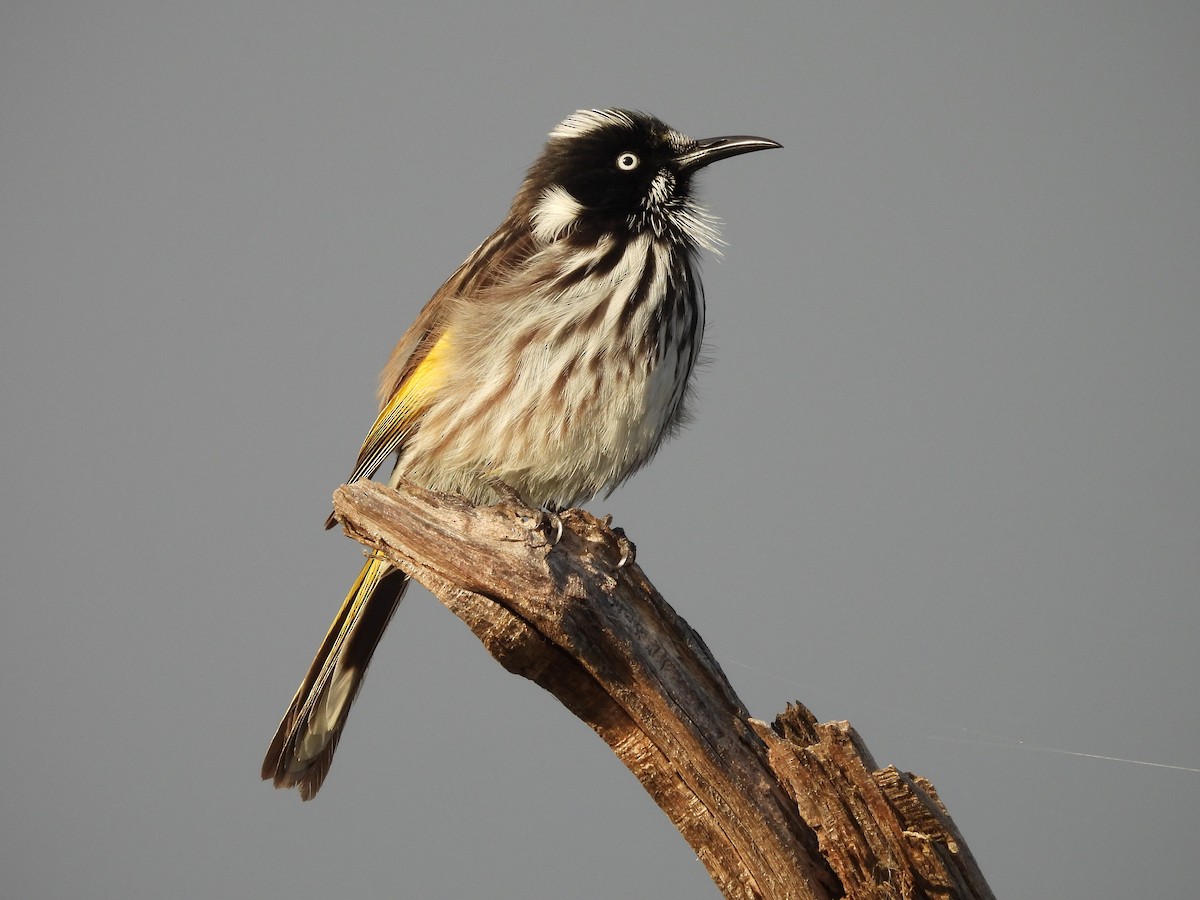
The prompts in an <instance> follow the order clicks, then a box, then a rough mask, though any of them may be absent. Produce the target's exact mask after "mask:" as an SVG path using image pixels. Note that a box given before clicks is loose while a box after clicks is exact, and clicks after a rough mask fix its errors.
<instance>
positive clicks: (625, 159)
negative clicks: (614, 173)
mask: <svg viewBox="0 0 1200 900" xmlns="http://www.w3.org/2000/svg"><path fill="white" fill-rule="evenodd" d="M640 163H641V160H640V159H638V157H637V154H636V153H630V152H629V151H628V150H626V151H625V152H624V153H622V154H621V155H620V156H618V157H617V168H618V169H620V170H621V171H622V172H632V171H633V170H634V169H636V168H637V167H638V165H639V164H640Z"/></svg>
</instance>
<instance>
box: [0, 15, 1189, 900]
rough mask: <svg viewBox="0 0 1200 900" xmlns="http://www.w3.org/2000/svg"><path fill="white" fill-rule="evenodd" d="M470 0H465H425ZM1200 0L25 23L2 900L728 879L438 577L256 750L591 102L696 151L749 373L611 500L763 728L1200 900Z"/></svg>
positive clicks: (1017, 893)
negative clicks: (787, 711)
mask: <svg viewBox="0 0 1200 900" xmlns="http://www.w3.org/2000/svg"><path fill="white" fill-rule="evenodd" d="M432 6H436V9H433V8H430V7H432ZM1198 47H1200V5H1197V4H1196V3H1194V2H1189V3H1176V4H1170V3H1153V2H1151V3H1136V4H1135V3H1129V4H1113V3H1107V4H1105V3H1087V4H1063V3H1058V4H1046V3H1042V2H1038V3H1008V4H988V5H986V6H985V5H982V4H919V5H916V4H901V3H890V2H889V3H877V4H861V3H832V4H802V5H797V4H794V3H780V4H776V5H775V6H774V8H771V7H770V6H769V5H765V4H764V5H762V6H755V5H743V4H733V3H714V2H709V3H694V4H685V3H681V2H675V3H670V4H655V3H632V2H607V3H589V4H577V5H564V4H563V3H562V2H561V0H554V2H546V3H541V4H537V3H525V4H484V3H478V4H460V3H440V4H427V5H420V6H418V5H416V4H411V5H406V4H403V3H375V4H311V3H294V2H292V3H258V4H239V3H223V2H207V3H193V4H175V3H161V2H145V3H134V2H121V3H107V4H101V3H61V2H36V3H35V2H11V0H10V2H7V3H4V4H3V6H2V7H0V209H2V210H3V214H2V216H0V279H2V281H0V287H2V291H3V319H2V322H3V325H2V328H0V377H2V378H3V391H2V393H0V404H2V405H0V415H2V421H3V437H2V447H3V464H2V468H0V492H2V493H0V498H2V502H3V505H4V510H5V516H4V519H3V525H2V526H0V527H2V528H3V533H2V535H0V564H2V567H3V568H2V571H3V577H2V578H0V590H2V591H3V607H2V612H0V615H2V616H3V618H2V620H0V622H2V628H0V722H2V723H3V725H2V728H0V748H2V751H0V752H2V758H3V765H2V766H0V805H2V808H3V814H2V815H0V872H2V873H3V874H2V876H0V894H3V896H4V897H6V898H7V897H12V898H65V897H88V898H160V897H189V898H190V897H199V898H205V897H285V896H286V897H289V898H297V897H337V896H354V897H394V896H400V897H415V898H425V897H430V898H443V897H444V898H457V897H473V896H487V897H497V898H520V897H558V896H566V897H608V896H655V897H670V898H684V897H688V898H691V897H714V896H716V892H715V890H714V889H713V888H712V886H711V884H710V883H709V881H708V878H707V876H706V874H705V872H704V869H703V867H702V866H701V865H700V864H699V863H698V862H696V861H695V859H694V856H693V854H692V853H691V852H690V850H689V849H688V847H687V846H686V844H684V842H683V841H682V840H681V839H680V838H679V837H678V836H677V835H676V834H675V832H674V830H673V829H672V828H671V827H670V825H669V823H668V822H667V821H666V820H665V818H664V817H663V816H662V814H661V813H660V812H659V811H658V810H657V809H656V808H655V806H654V805H653V803H652V802H651V801H650V800H649V799H648V797H646V796H645V794H644V793H643V791H642V789H641V788H640V786H638V784H637V783H636V782H635V781H634V780H633V779H632V778H631V777H630V776H629V775H628V774H627V773H626V772H625V771H624V769H623V768H622V767H621V766H620V765H619V764H618V763H617V762H616V761H615V759H614V758H613V757H612V755H611V754H610V753H609V751H608V749H607V748H606V747H605V746H604V745H603V744H602V743H601V742H600V741H599V740H597V739H596V737H595V736H594V735H592V733H591V732H590V731H588V730H587V729H586V728H585V727H583V726H582V725H580V724H579V723H578V722H576V721H575V720H573V719H572V718H571V717H570V716H569V715H567V714H566V713H565V712H564V711H563V710H562V709H560V708H559V707H558V706H557V704H556V703H555V702H553V701H552V700H551V699H550V698H549V697H548V696H546V695H545V694H543V693H542V692H541V691H539V690H538V689H537V688H536V687H534V686H532V685H530V684H528V683H527V682H523V681H521V680H519V679H516V678H513V677H511V676H508V675H507V674H505V673H504V672H503V671H502V670H501V669H500V667H499V666H497V665H496V664H495V663H494V662H493V661H492V660H491V659H490V658H489V657H487V656H486V655H485V654H484V653H483V652H482V651H481V649H480V648H479V647H478V645H477V644H476V642H475V639H474V638H473V637H471V635H470V634H469V632H468V631H467V630H466V629H465V628H464V627H463V626H462V625H461V624H460V623H459V622H458V621H457V620H456V619H454V618H453V617H452V616H451V615H450V614H449V613H447V612H446V611H445V610H443V609H442V608H441V607H440V606H438V605H437V604H436V603H435V602H434V601H433V600H432V599H431V598H430V597H429V596H428V595H427V594H425V593H424V592H413V594H412V595H411V596H410V598H409V600H408V602H407V603H406V604H405V606H404V607H403V608H402V610H401V612H400V614H399V616H398V618H397V620H396V622H395V623H394V625H393V629H392V631H391V633H389V635H388V638H387V639H386V640H385V642H384V645H383V646H382V648H381V652H380V654H379V656H378V659H377V661H376V663H375V666H374V668H373V669H372V672H371V677H370V678H368V680H367V687H366V690H365V692H364V694H363V696H362V698H361V700H360V702H359V704H358V708H357V709H356V711H355V715H354V716H353V717H352V719H351V725H350V729H349V731H348V733H347V736H346V739H345V740H344V741H343V743H342V746H341V749H340V751H339V753H338V760H337V765H336V766H335V767H334V769H333V774H332V776H331V777H330V780H329V781H328V783H327V785H326V787H325V790H324V792H323V793H322V794H321V796H320V797H319V798H318V800H317V801H316V802H314V803H311V804H301V803H300V802H299V800H298V799H297V797H296V796H295V795H294V794H288V793H277V792H275V791H273V790H272V789H271V788H270V786H269V785H266V784H263V783H261V782H259V780H258V777H257V776H258V766H259V761H260V759H261V756H262V753H263V751H264V749H265V747H266V744H267V741H268V739H269V738H270V736H271V733H272V731H273V729H274V727H275V724H276V722H277V721H278V717H279V715H280V714H281V713H282V712H283V709H284V707H285V705H286V703H287V701H288V699H289V697H290V696H291V693H292V691H293V690H294V688H295V686H296V683H297V682H298V680H299V679H300V677H301V675H302V674H303V672H304V669H305V667H306V666H307V664H308V661H309V659H310V655H311V653H312V652H313V650H314V649H315V648H316V645H317V643H318V641H319V639H320V638H321V636H322V635H323V634H324V629H325V627H326V625H327V623H328V620H329V619H330V617H331V616H332V614H333V611H334V609H335V608H336V606H337V604H338V602H339V601H340V599H341V597H342V595H343V593H344V591H345V589H346V586H347V584H348V582H349V580H350V579H351V578H352V576H353V574H354V572H355V571H356V569H357V565H358V562H357V560H358V559H359V553H358V549H357V547H356V546H353V545H351V544H350V543H349V542H347V541H346V540H345V539H343V538H342V537H341V536H340V535H339V534H337V533H335V534H325V533H323V532H322V531H321V528H320V524H321V520H322V518H323V517H324V516H325V514H326V512H327V509H328V503H329V494H330V492H331V491H332V490H333V488H334V487H336V486H337V485H338V483H339V482H340V481H341V479H342V478H343V477H344V476H345V475H346V473H347V472H348V470H349V468H350V465H351V462H352V459H353V456H354V454H355V452H356V450H357V448H358V444H359V441H360V439H361V437H362V434H363V433H364V431H365V429H366V428H367V426H368V425H369V424H370V422H371V419H372V417H373V415H374V400H373V392H374V380H375V375H376V372H377V371H378V369H379V368H380V367H381V365H382V363H383V361H384V359H385V358H386V356H387V354H388V352H389V350H390V349H391V346H392V343H393V341H394V340H395V338H396V337H397V336H398V335H399V334H400V333H401V332H402V331H403V329H404V328H405V327H406V326H407V324H408V322H409V321H410V320H411V319H412V317H413V316H414V315H415V314H416V312H417V310H418V309H419V308H420V306H421V305H422V303H423V302H424V301H425V299H426V298H427V297H428V296H429V295H430V294H431V293H432V291H433V290H434V289H435V288H436V287H437V285H438V284H439V283H440V281H441V280H442V279H443V278H444V277H445V276H446V275H447V274H448V273H449V272H450V271H451V270H452V269H453V268H454V266H455V265H457V263H458V262H459V261H460V260H461V259H462V258H463V257H464V256H465V255H466V253H467V252H468V251H469V250H471V248H472V247H474V246H475V244H476V243H477V242H478V241H480V240H481V239H482V238H483V237H484V236H485V235H486V234H487V233H488V232H489V231H490V230H491V228H492V227H493V226H494V225H495V224H496V223H497V222H498V221H499V220H500V218H501V216H502V215H503V213H504V211H505V209H506V208H507V204H508V202H509V199H510V198H511V196H512V193H513V191H514V189H515V188H516V185H517V183H518V181H519V179H520V177H521V175H522V173H523V171H524V168H525V166H527V165H528V164H529V162H531V161H532V159H533V157H534V156H535V155H536V153H537V152H538V150H539V148H540V146H541V143H542V141H543V139H544V135H545V133H546V132H547V131H549V130H550V128H552V127H553V126H554V125H555V124H556V123H557V122H558V121H559V120H560V119H561V118H562V117H563V116H565V115H566V114H567V113H569V112H571V111H572V110H574V109H576V108H578V107H581V106H595V105H625V106H631V107H636V108H643V109H646V110H649V111H651V112H654V113H656V114H658V115H660V116H661V117H663V118H664V119H666V120H667V121H668V122H670V123H671V124H673V125H675V126H676V127H678V128H681V129H683V130H685V131H687V132H689V133H691V134H693V135H695V136H708V135H712V134H722V133H739V132H740V133H747V132H748V133H757V134H763V135H766V136H769V137H773V138H777V139H778V140H780V141H782V142H783V143H784V144H785V145H786V150H782V151H773V152H771V153H765V154H761V155H755V156H749V157H745V158H742V159H737V160H733V161H730V162H726V163H721V164H720V165H718V166H716V167H714V168H713V169H712V170H711V171H709V172H708V173H706V175H705V178H704V188H705V192H706V198H707V200H708V202H709V204H710V205H711V207H712V208H713V210H714V211H716V212H717V213H718V214H720V215H721V216H722V217H723V218H724V219H725V220H726V221H727V223H728V224H727V227H726V228H725V232H724V234H725V237H726V238H727V239H728V241H729V243H730V247H729V249H728V251H727V252H726V255H725V257H724V259H723V260H722V261H720V262H716V261H711V260H710V261H709V262H708V264H707V265H706V284H707V287H708V293H709V311H710V317H711V323H712V327H711V330H710V341H709V350H710V352H711V355H712V356H713V358H714V362H713V363H712V364H711V365H710V366H708V367H707V368H706V369H705V370H704V371H703V372H702V373H701V379H700V384H699V404H698V409H697V411H698V416H697V420H696V422H695V424H694V425H693V426H692V427H691V428H690V429H689V430H688V431H687V432H686V433H685V434H684V435H683V437H682V438H681V439H680V440H677V441H675V442H674V443H672V444H671V445H669V446H668V447H667V448H666V449H665V450H664V451H663V452H662V453H661V454H660V455H659V457H658V459H657V460H656V461H655V463H654V464H653V465H652V466H651V467H650V468H649V469H648V470H647V471H645V472H643V473H641V474H640V475H639V476H638V477H637V478H636V479H635V480H634V481H633V483H632V484H631V485H630V486H629V487H626V488H625V489H623V490H622V491H620V492H619V493H618V494H617V495H616V496H614V497H613V498H611V499H610V500H608V501H604V502H599V501H598V502H596V503H594V504H592V508H593V509H594V510H595V511H597V512H611V513H613V514H614V516H615V517H616V520H617V521H618V523H619V524H621V525H623V526H625V527H626V528H627V529H628V531H629V533H630V535H631V536H632V537H633V538H634V540H635V541H636V542H637V543H638V547H639V550H640V553H639V561H640V562H641V563H642V565H643V566H644V568H645V569H646V571H647V572H648V573H649V575H650V576H651V578H652V579H654V581H655V582H656V584H657V585H658V586H659V588H660V589H661V590H662V591H663V593H664V594H665V595H666V596H667V597H668V598H669V599H670V600H671V601H672V602H673V603H674V604H675V605H676V607H677V608H678V609H679V610H680V612H681V613H682V614H683V615H684V616H685V617H686V618H687V619H688V620H689V621H690V622H691V623H692V624H693V625H694V626H695V627H696V628H697V629H698V630H699V631H700V633H701V634H703V635H704V637H705V638H706V639H707V641H708V643H709V644H710V645H711V647H712V649H713V650H714V652H715V653H716V655H717V656H718V658H719V659H721V660H722V661H723V663H724V664H725V665H726V667H727V670H728V672H729V675H730V677H731V678H732V680H733V682H734V685H735V687H736V688H737V689H738V691H739V692H740V694H741V696H742V698H743V699H744V700H745V701H746V703H747V704H748V706H749V707H750V709H751V710H752V711H754V713H755V714H756V715H758V716H760V717H763V718H769V717H770V716H772V715H773V714H774V713H776V712H778V711H779V710H781V709H782V708H783V707H784V705H785V703H786V702H787V701H788V700H791V699H799V700H802V701H804V702H806V703H807V704H809V705H810V706H811V707H812V708H813V709H814V711H815V712H816V713H817V714H818V716H820V717H821V718H822V719H843V718H844V719H849V720H850V721H851V722H852V723H853V724H854V725H855V726H857V728H858V729H859V730H860V731H861V733H862V734H863V735H864V737H865V739H866V741H867V743H868V745H869V746H870V747H871V748H872V750H873V751H874V753H875V754H876V756H877V758H878V759H879V761H880V763H881V764H886V763H895V764H896V765H898V766H900V767H901V768H903V769H907V770H911V771H915V772H918V773H920V774H922V775H925V776H927V777H928V778H930V779H932V781H933V782H934V783H935V784H936V785H937V787H938V789H939V791H940V792H941V795H942V797H943V798H944V800H945V801H946V802H947V804H948V805H949V807H950V810H951V812H952V813H953V815H954V816H955V818H956V819H957V821H958V823H959V825H960V826H961V828H962V830H963V833H964V834H965V835H966V837H967V839H968V841H969V843H970V845H971V847H972V849H973V850H974V852H975V854H976V856H977V857H978V859H979V861H980V863H981V864H982V866H983V870H984V872H985V873H986V875H987V876H988V878H989V879H990V882H991V884H992V886H993V888H994V889H995V890H996V892H997V893H998V894H999V895H1000V896H1003V897H1014V898H1016V897H1034V896H1038V897H1051V898H1056V900H1070V898H1094V897H1132V896H1154V897H1194V896H1195V890H1196V887H1195V886H1196V883H1197V881H1198V880H1200V861H1198V856H1200V854H1198V852H1197V851H1198V850H1200V842H1198V839H1197V831H1198V828H1200V814H1198V812H1197V810H1198V809H1200V774H1198V773H1197V772H1195V771H1181V770H1176V769H1167V768H1155V767H1150V766H1145V765H1138V764H1135V763H1127V762H1114V761H1107V760H1103V759H1097V758H1090V757H1081V756H1070V755H1064V754H1062V753H1056V752H1049V751H1047V750H1045V749H1040V748H1055V749H1059V750H1069V751H1074V752H1079V753H1090V754H1097V755H1099V756H1112V757H1123V758H1129V759H1135V760H1143V761H1151V762H1155V763H1161V764H1166V765H1173V766H1182V767H1192V768H1193V769H1194V768H1195V767H1198V766H1200V753H1198V751H1197V746H1198V744H1200V715H1198V710H1200V701H1198V700H1197V697H1198V696H1200V691H1198V690H1197V687H1198V684H1197V682H1198V675H1200V648H1198V647H1197V644H1198V638H1200V589H1198V585H1200V552H1197V548H1198V543H1200V541H1198V538H1200V416H1198V415H1197V411H1198V410H1197V406H1198V397H1200V392H1198V388H1200V351H1198V349H1197V342H1198V338H1200V296H1198V295H1200V291H1198V288H1200V252H1198V245H1200V240H1198V239H1200V228H1198V224H1200V171H1198V162H1200V149H1198V148H1200V52H1198Z"/></svg>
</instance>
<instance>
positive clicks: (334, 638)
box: [262, 553, 408, 800]
mask: <svg viewBox="0 0 1200 900" xmlns="http://www.w3.org/2000/svg"><path fill="white" fill-rule="evenodd" d="M406 587H408V576H406V575H405V574H404V573H403V572H401V571H400V570H398V569H393V568H392V567H391V566H390V565H389V564H388V563H387V561H386V560H385V559H384V558H383V557H382V556H380V555H379V554H378V553H376V554H374V555H372V556H371V558H370V559H368V560H367V562H366V564H365V565H364V566H363V568H362V571H361V572H359V573H358V580H357V581H355V582H354V586H353V587H352V588H350V593H349V594H347V595H346V599H345V600H344V601H343V602H342V608H341V609H339V610H338V614H337V617H336V618H335V619H334V620H333V624H332V625H331V626H330V627H329V633H328V634H326V635H325V640H324V642H323V643H322V644H321V649H320V650H319V651H317V656H316V659H314V660H313V663H312V666H311V667H310V668H309V670H308V674H307V675H305V676H304V681H302V682H301V683H300V689H299V690H297V691H296V696H295V697H293V698H292V705H291V706H290V707H288V711H287V713H286V714H285V715H284V717H283V721H282V722H280V723H279V730H278V731H277V732H275V739H274V740H273V741H271V747H270V749H269V750H267V756H266V759H264V760H263V767H262V777H263V778H264V779H273V780H274V782H275V787H277V788H283V787H298V788H299V789H300V797H301V799H303V800H311V799H312V798H313V797H315V796H316V795H317V791H318V790H320V789H321V782H323V781H324V780H325V775H326V774H327V773H328V772H329V765H330V763H331V762H332V760H333V751H334V750H335V749H336V748H337V742H338V738H339V737H341V734H342V729H343V728H344V727H345V725H346V716H347V715H349V713H350V705H351V704H352V703H353V702H354V696H355V694H357V693H358V689H359V687H360V686H361V685H362V679H363V674H364V673H365V672H366V670H367V664H368V663H369V662H370V661H371V655H372V654H373V653H374V652H375V647H376V646H378V644H379V639H380V637H382V636H383V632H384V629H385V628H387V624H388V621H389V620H390V619H391V618H392V613H394V612H395V611H396V607H397V606H399V605H400V599H401V598H402V597H403V596H404V589H405V588H406Z"/></svg>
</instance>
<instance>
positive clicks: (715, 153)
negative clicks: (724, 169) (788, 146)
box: [675, 134, 783, 172]
mask: <svg viewBox="0 0 1200 900" xmlns="http://www.w3.org/2000/svg"><path fill="white" fill-rule="evenodd" d="M782 146H783V144H781V143H779V142H778V141H772V140H768V139H767V138H760V137H750V136H749V135H745V134H734V135H729V136H727V137H715V138H706V139H704V140H702V141H696V143H695V144H694V145H693V146H692V148H691V149H690V150H685V151H684V152H683V153H681V154H679V156H677V157H675V162H676V163H677V164H678V165H679V168H680V169H682V170H683V171H684V172H694V171H696V170H697V169H703V168H704V167H705V166H707V165H708V164H709V163H715V162H716V161H717V160H718V159H728V158H729V157H731V156H740V155H741V154H743V153H753V152H754V151H755V150H770V149H772V148H773V147H782Z"/></svg>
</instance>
